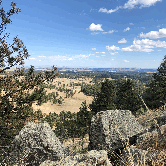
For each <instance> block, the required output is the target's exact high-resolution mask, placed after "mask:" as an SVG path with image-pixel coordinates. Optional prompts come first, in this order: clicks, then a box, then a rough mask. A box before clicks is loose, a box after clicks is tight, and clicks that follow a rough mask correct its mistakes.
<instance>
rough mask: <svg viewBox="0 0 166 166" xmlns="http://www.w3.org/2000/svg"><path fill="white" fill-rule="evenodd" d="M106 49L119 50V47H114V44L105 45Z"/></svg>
mask: <svg viewBox="0 0 166 166" xmlns="http://www.w3.org/2000/svg"><path fill="white" fill-rule="evenodd" d="M106 49H107V50H120V48H119V47H116V46H114V45H113V46H106Z"/></svg>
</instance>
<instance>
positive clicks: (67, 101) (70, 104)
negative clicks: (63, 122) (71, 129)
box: [2, 77, 93, 114]
mask: <svg viewBox="0 0 166 166" xmlns="http://www.w3.org/2000/svg"><path fill="white" fill-rule="evenodd" d="M21 79H23V77H20V78H19V81H20V80H21ZM90 81H92V79H91V78H89V79H67V78H56V79H54V81H53V82H52V83H51V84H52V85H56V87H63V86H64V85H63V84H65V88H67V89H71V90H73V91H74V92H75V94H74V95H73V96H72V97H69V98H66V93H65V92H64V91H62V92H60V91H58V90H56V89H49V88H45V89H46V91H47V93H46V94H48V93H52V92H55V93H56V92H58V94H59V96H58V98H59V97H60V96H61V97H62V98H63V99H64V101H63V102H62V104H58V103H57V104H53V102H50V101H48V102H47V103H43V104H42V105H41V106H39V105H36V103H37V102H35V103H33V104H32V107H33V109H34V111H37V110H38V109H40V110H41V111H42V113H45V114H49V113H50V112H51V113H53V112H55V113H57V114H59V113H60V112H61V111H65V112H66V111H70V112H72V113H73V112H78V111H79V108H80V107H81V104H82V102H83V101H85V100H86V103H87V105H89V104H91V103H92V100H93V97H92V96H86V95H84V94H83V93H82V92H80V90H81V86H74V89H73V86H70V83H82V82H85V83H87V84H93V83H89V82H90ZM58 83H59V85H58ZM45 84H47V83H46V82H45ZM32 92H33V90H29V93H32ZM3 94H4V91H2V95H3Z"/></svg>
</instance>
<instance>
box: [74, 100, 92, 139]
mask: <svg viewBox="0 0 166 166" xmlns="http://www.w3.org/2000/svg"><path fill="white" fill-rule="evenodd" d="M81 106H82V107H80V111H79V112H77V126H78V129H79V133H78V134H79V137H82V138H84V136H85V134H87V133H88V129H89V125H90V123H91V118H92V112H90V111H88V106H87V105H86V100H85V101H84V102H82V104H81Z"/></svg>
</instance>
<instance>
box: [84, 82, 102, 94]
mask: <svg viewBox="0 0 166 166" xmlns="http://www.w3.org/2000/svg"><path fill="white" fill-rule="evenodd" d="M100 90H101V83H98V84H94V85H90V84H86V85H83V86H81V92H83V93H84V94H85V95H87V96H95V97H96V94H97V93H99V92H100Z"/></svg>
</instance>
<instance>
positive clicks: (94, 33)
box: [91, 32, 99, 35]
mask: <svg viewBox="0 0 166 166" xmlns="http://www.w3.org/2000/svg"><path fill="white" fill-rule="evenodd" d="M97 34H99V32H92V33H91V35H97Z"/></svg>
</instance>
